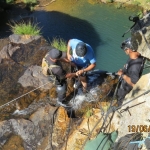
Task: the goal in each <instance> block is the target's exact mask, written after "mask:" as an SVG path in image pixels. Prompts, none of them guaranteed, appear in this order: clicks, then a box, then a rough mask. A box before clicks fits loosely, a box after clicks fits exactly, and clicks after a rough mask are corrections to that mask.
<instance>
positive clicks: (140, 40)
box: [131, 13, 150, 59]
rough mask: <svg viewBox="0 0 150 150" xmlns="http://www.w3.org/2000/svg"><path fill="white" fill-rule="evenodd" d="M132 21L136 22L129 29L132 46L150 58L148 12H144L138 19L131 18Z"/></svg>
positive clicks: (149, 15)
mask: <svg viewBox="0 0 150 150" xmlns="http://www.w3.org/2000/svg"><path fill="white" fill-rule="evenodd" d="M134 19H135V20H134ZM133 21H134V22H136V24H135V26H134V27H133V28H132V30H131V41H132V44H133V47H134V48H135V50H137V51H138V52H139V53H140V54H141V55H142V56H144V57H146V58H148V59H150V13H148V14H146V15H145V16H144V17H143V18H142V19H140V20H138V19H137V20H136V18H133Z"/></svg>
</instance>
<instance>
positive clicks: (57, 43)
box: [50, 38, 67, 51]
mask: <svg viewBox="0 0 150 150" xmlns="http://www.w3.org/2000/svg"><path fill="white" fill-rule="evenodd" d="M50 44H51V46H53V47H55V48H57V49H59V50H61V51H67V42H66V41H65V40H63V39H61V38H53V40H52V42H50Z"/></svg>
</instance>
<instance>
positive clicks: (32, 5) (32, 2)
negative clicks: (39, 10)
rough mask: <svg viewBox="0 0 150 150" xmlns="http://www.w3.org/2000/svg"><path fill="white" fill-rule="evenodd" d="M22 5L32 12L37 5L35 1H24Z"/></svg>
mask: <svg viewBox="0 0 150 150" xmlns="http://www.w3.org/2000/svg"><path fill="white" fill-rule="evenodd" d="M24 3H25V4H26V7H28V8H30V10H31V11H32V10H33V9H34V6H35V5H36V4H37V0H24Z"/></svg>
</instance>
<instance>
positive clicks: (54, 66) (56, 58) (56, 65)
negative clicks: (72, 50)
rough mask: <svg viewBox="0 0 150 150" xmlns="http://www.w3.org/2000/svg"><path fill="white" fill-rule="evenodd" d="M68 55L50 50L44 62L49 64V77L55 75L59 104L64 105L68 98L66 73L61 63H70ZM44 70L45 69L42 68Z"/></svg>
mask: <svg viewBox="0 0 150 150" xmlns="http://www.w3.org/2000/svg"><path fill="white" fill-rule="evenodd" d="M66 56H67V55H66V53H65V52H62V51H60V50H57V49H55V48H54V49H52V50H50V51H49V52H48V53H47V54H46V55H45V57H44V58H43V62H45V63H46V64H48V67H47V68H46V71H47V75H53V76H54V77H55V85H56V91H57V96H58V101H57V102H58V103H62V102H63V101H65V98H66V90H67V85H66V77H65V76H66V72H65V71H64V70H63V68H62V64H61V61H64V62H69V61H68V60H67V57H66ZM43 62H42V64H44V63H43ZM42 68H43V69H44V67H42Z"/></svg>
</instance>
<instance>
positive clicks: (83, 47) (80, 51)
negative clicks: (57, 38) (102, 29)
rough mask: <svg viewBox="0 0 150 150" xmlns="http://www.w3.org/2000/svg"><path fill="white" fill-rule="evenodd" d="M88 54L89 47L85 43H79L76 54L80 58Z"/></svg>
mask: <svg viewBox="0 0 150 150" xmlns="http://www.w3.org/2000/svg"><path fill="white" fill-rule="evenodd" d="M86 52H87V47H86V44H85V43H84V42H79V43H78V44H77V46H76V54H77V55H78V56H79V57H83V56H84V55H85V54H86Z"/></svg>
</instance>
